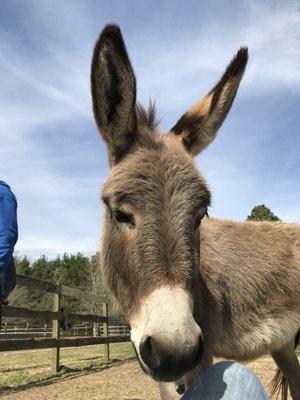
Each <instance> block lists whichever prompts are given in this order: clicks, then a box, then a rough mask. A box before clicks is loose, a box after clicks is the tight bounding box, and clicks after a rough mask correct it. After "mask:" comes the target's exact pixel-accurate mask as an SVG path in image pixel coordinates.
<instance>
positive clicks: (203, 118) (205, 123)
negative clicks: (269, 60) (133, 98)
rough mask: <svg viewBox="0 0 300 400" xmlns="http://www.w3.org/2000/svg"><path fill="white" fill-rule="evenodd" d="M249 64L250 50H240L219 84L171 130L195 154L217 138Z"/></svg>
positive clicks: (243, 48)
mask: <svg viewBox="0 0 300 400" xmlns="http://www.w3.org/2000/svg"><path fill="white" fill-rule="evenodd" d="M247 61H248V49H247V48H246V47H241V48H240V50H239V51H238V52H237V54H236V55H235V57H234V58H233V59H232V61H231V63H230V64H229V65H228V67H227V69H226V71H225V73H224V75H223V76H222V78H221V79H220V81H219V82H218V84H217V85H216V86H215V87H214V88H213V89H212V90H211V91H210V92H209V93H208V94H207V95H206V96H205V97H204V98H203V99H202V100H200V101H199V102H198V103H197V104H195V105H194V106H193V107H192V108H191V109H190V110H189V111H188V112H187V113H185V114H184V115H183V116H182V117H181V118H180V120H179V121H178V122H177V124H176V125H175V126H174V127H173V128H172V129H171V132H170V134H171V135H173V136H175V137H176V139H178V140H182V143H183V145H184V146H185V148H186V149H187V151H188V152H190V153H191V154H193V155H196V154H198V153H199V152H200V151H202V150H203V149H205V147H206V146H208V145H209V144H210V143H211V142H212V141H213V140H214V138H215V136H216V133H217V130H218V129H219V128H220V126H221V125H222V123H223V121H224V119H225V118H226V116H227V114H228V112H229V110H230V107H231V105H232V102H233V100H234V98H235V95H236V92H237V90H238V87H239V84H240V81H241V79H242V77H243V73H244V71H245V68H246V65H247Z"/></svg>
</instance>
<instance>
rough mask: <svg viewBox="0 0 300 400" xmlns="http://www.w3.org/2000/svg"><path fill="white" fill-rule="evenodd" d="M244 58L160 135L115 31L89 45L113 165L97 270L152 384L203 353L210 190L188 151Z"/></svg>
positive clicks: (199, 141) (212, 128)
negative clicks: (203, 260)
mask: <svg viewBox="0 0 300 400" xmlns="http://www.w3.org/2000/svg"><path fill="white" fill-rule="evenodd" d="M246 63H247V49H246V48H241V49H240V50H239V51H238V53H237V54H236V56H235V57H234V58H233V60H232V61H231V63H230V65H229V66H228V68H227V70H226V72H225V74H224V75H223V77H222V78H221V80H220V81H219V83H218V84H217V85H216V86H215V87H214V88H213V89H212V90H211V91H210V92H209V93H208V94H207V95H206V96H205V97H204V98H203V99H202V100H201V101H200V102H198V103H197V104H195V105H194V106H193V107H192V108H191V109H190V110H189V111H188V112H187V113H186V114H184V115H183V116H182V117H181V118H180V119H179V121H178V122H177V123H176V125H175V126H174V127H173V128H172V129H171V131H170V132H169V133H167V134H165V135H162V134H160V133H159V132H158V130H157V127H156V123H155V117H154V108H153V106H151V105H150V109H149V112H148V113H147V112H146V111H144V109H142V108H141V106H139V105H137V104H136V81H135V75H134V72H133V69H132V66H131V63H130V60H129V58H128V55H127V51H126V48H125V45H124V42H123V38H122V35H121V32H120V30H119V28H118V27H117V26H116V25H112V24H110V25H107V26H106V27H105V29H104V30H103V32H102V33H101V35H100V37H99V39H98V40H97V42H96V45H95V49H94V55H93V60H92V69H91V87H92V98H93V108H94V115H95V119H96V123H97V125H98V128H99V130H100V133H101V135H102V137H103V139H104V141H105V142H106V144H107V149H108V158H109V163H110V166H111V171H110V174H109V177H108V179H107V181H106V183H105V185H104V188H103V191H102V199H103V202H104V204H105V215H104V224H103V230H104V231H103V235H102V249H101V255H102V269H103V272H104V276H105V279H106V280H107V283H108V285H109V287H110V289H111V290H112V292H113V293H114V295H115V296H116V298H117V300H118V303H119V305H120V308H121V310H122V312H123V313H124V315H125V317H126V318H127V320H128V322H129V323H130V325H131V339H132V341H133V344H134V346H135V350H136V352H137V355H138V358H139V361H140V363H141V366H142V368H143V369H144V370H145V371H146V372H147V373H149V374H150V375H152V376H153V377H154V378H155V379H157V380H164V381H169V380H175V379H177V378H179V377H181V376H182V375H184V374H185V373H186V372H188V371H189V370H191V369H192V368H193V367H194V366H195V365H196V363H198V362H199V360H200V359H201V355H202V353H203V346H204V345H205V337H204V336H205V335H203V332H202V329H201V318H199V317H196V314H197V315H199V313H200V314H201V307H202V308H203V304H204V302H205V298H204V297H205V296H204V292H205V287H204V285H203V284H202V282H201V277H200V273H199V257H200V254H199V247H200V234H199V229H200V223H201V220H202V218H203V217H204V216H205V214H206V212H207V207H208V206H209V204H210V193H209V190H208V188H207V186H206V183H205V180H204V178H203V177H202V176H201V174H200V173H199V172H198V170H197V168H196V166H195V163H194V160H193V156H195V155H197V154H198V153H199V152H200V151H202V150H203V149H204V148H205V147H206V146H207V145H208V144H209V143H210V142H212V140H213V139H214V137H215V135H216V132H217V130H218V128H219V127H220V126H221V124H222V122H223V121H224V119H225V117H226V115H227V113H228V111H229V109H230V107H231V104H232V102H233V99H234V97H235V95H236V92H237V89H238V86H239V83H240V80H241V78H242V76H243V72H244V70H245V66H246ZM195 319H196V320H197V322H198V323H196V320H195ZM199 321H200V323H199ZM199 325H200V326H199Z"/></svg>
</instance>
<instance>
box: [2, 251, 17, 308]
mask: <svg viewBox="0 0 300 400" xmlns="http://www.w3.org/2000/svg"><path fill="white" fill-rule="evenodd" d="M15 286H16V269H15V262H14V259H13V258H12V259H11V262H10V263H9V265H8V266H7V267H6V268H5V269H4V270H0V301H1V300H5V299H6V298H7V296H8V295H9V294H10V292H11V291H12V290H13V289H14V287H15Z"/></svg>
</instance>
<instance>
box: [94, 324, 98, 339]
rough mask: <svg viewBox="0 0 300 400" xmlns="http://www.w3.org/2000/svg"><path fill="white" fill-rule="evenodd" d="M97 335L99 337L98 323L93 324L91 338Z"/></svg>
mask: <svg viewBox="0 0 300 400" xmlns="http://www.w3.org/2000/svg"><path fill="white" fill-rule="evenodd" d="M98 335H99V324H98V322H94V326H93V336H94V337H97V336H98Z"/></svg>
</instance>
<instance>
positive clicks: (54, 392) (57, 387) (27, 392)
mask: <svg viewBox="0 0 300 400" xmlns="http://www.w3.org/2000/svg"><path fill="white" fill-rule="evenodd" d="M248 366H249V367H250V368H252V369H253V371H254V372H255V373H256V374H257V375H258V376H259V377H260V379H261V380H262V383H263V385H264V386H265V388H266V389H267V388H268V384H269V382H270V380H271V378H272V376H273V373H274V370H275V366H274V364H273V362H272V360H271V359H270V358H269V357H265V358H261V359H259V360H257V361H255V362H251V363H249V364H248ZM0 397H1V399H3V400H52V399H55V400H82V399H88V400H158V399H159V394H158V390H157V387H156V384H155V383H154V382H153V381H152V380H151V379H150V378H149V377H147V376H145V374H144V373H143V372H142V371H141V370H140V368H139V366H138V363H137V362H136V361H128V362H123V363H120V364H119V365H116V366H111V367H106V368H102V369H101V370H96V371H95V370H92V371H84V372H81V373H76V374H69V375H64V376H61V377H58V378H53V379H51V380H48V381H44V382H39V383H35V384H32V385H27V386H25V387H22V388H19V389H18V390H11V391H9V392H4V393H2V394H1V396H0Z"/></svg>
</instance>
